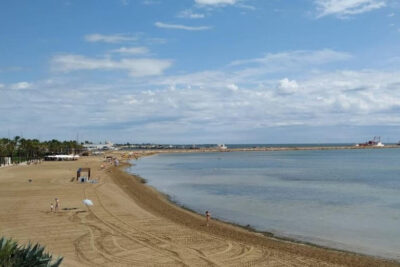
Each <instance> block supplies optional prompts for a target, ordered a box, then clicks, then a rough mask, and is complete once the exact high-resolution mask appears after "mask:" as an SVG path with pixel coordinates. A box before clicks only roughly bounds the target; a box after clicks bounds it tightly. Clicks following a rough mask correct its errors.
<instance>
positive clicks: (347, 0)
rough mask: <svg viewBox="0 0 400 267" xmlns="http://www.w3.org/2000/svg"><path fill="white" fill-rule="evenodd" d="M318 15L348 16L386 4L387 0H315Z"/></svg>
mask: <svg viewBox="0 0 400 267" xmlns="http://www.w3.org/2000/svg"><path fill="white" fill-rule="evenodd" d="M314 1H315V4H316V6H317V10H318V17H324V16H328V15H336V16H338V17H347V16H351V15H356V14H361V13H365V12H369V11H371V10H374V9H379V8H382V7H384V6H386V0H314Z"/></svg>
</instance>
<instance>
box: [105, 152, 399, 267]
mask: <svg viewBox="0 0 400 267" xmlns="http://www.w3.org/2000/svg"><path fill="white" fill-rule="evenodd" d="M386 148H398V146H392V147H386ZM331 149H368V148H359V147H305V148H304V147H303V148H301V147H290V148H262V149H261V150H260V149H233V150H228V151H226V152H234V151H282V150H331ZM372 149H381V148H372ZM187 152H220V151H219V150H210V149H206V150H200V151H199V150H195V151H193V150H189V151H186V150H185V151H149V152H146V153H144V154H141V155H140V157H142V156H150V155H155V154H160V153H187ZM224 152H225V151H224ZM129 166H131V163H129V162H128V161H124V163H123V164H122V165H121V166H119V167H118V168H115V169H116V171H115V172H113V174H112V175H111V176H112V179H113V181H114V182H115V183H116V184H117V185H119V186H120V187H121V188H122V189H123V190H124V191H125V192H126V193H127V194H128V195H130V196H131V197H132V198H133V199H134V200H135V202H137V203H138V204H139V205H140V206H141V207H142V208H144V209H146V210H148V211H150V212H153V213H155V214H157V215H159V216H162V217H164V218H166V219H168V220H170V221H172V222H174V223H177V224H181V225H184V226H185V227H189V228H191V229H193V230H196V231H200V232H204V233H208V234H212V235H216V236H218V237H221V238H227V239H231V240H234V241H237V242H241V243H245V244H252V245H255V246H260V247H263V248H265V249H271V250H278V251H281V252H285V253H289V254H294V255H297V256H302V257H311V258H314V259H316V260H318V261H321V262H329V264H339V265H345V266H373V265H375V266H376V265H379V266H400V263H399V262H397V261H395V260H391V259H384V258H380V257H374V256H370V255H364V254H361V253H356V252H351V251H347V250H340V249H335V248H330V247H326V246H321V245H317V244H313V243H310V242H304V241H301V240H297V239H293V238H286V237H281V236H275V235H274V234H273V233H268V232H258V231H256V230H254V229H252V228H251V227H246V226H243V225H238V224H234V223H230V222H225V221H220V220H213V226H212V227H210V228H207V227H205V226H204V217H203V216H202V215H200V214H198V213H196V212H195V211H193V210H190V209H188V208H186V207H184V206H182V205H179V204H178V203H175V202H173V201H171V199H170V198H169V197H168V196H167V195H165V194H163V193H161V192H159V191H157V189H155V188H154V187H151V186H148V185H146V184H145V177H139V176H137V175H134V174H131V173H128V172H127V171H126V168H127V167H129ZM132 178H133V179H132Z"/></svg>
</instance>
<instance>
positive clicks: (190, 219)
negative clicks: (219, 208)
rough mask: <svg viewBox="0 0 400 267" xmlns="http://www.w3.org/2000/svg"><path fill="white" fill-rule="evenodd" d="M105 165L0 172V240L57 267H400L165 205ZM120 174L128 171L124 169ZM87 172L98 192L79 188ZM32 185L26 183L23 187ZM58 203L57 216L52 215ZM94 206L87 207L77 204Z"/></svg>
mask: <svg viewBox="0 0 400 267" xmlns="http://www.w3.org/2000/svg"><path fill="white" fill-rule="evenodd" d="M102 162H103V157H102V156H99V157H82V158H81V159H80V160H78V161H72V162H43V163H41V164H38V165H30V166H26V165H25V166H12V167H6V168H0V232H1V235H2V236H6V237H11V238H13V239H15V240H18V241H20V242H21V243H26V242H29V241H32V242H39V243H41V244H42V245H45V246H46V248H47V250H48V251H49V252H51V253H52V254H53V255H54V256H63V257H64V261H63V264H62V266H400V264H399V263H396V262H391V261H386V260H382V259H377V258H373V257H368V256H362V255H357V254H353V253H347V252H340V251H335V250H330V249H325V248H319V247H315V246H309V245H304V244H299V243H293V242H288V241H282V240H277V239H274V238H271V237H266V236H264V235H262V234H260V233H254V232H251V231H248V230H246V229H243V228H240V227H236V226H233V225H230V224H227V223H223V222H217V221H212V222H211V224H210V226H209V227H207V226H206V225H205V218H204V217H203V216H200V215H197V214H194V213H192V212H190V211H187V210H184V209H182V208H180V207H177V206H176V205H174V204H172V203H170V202H169V201H168V200H167V199H166V198H165V196H163V195H162V194H160V193H158V192H157V191H156V190H155V189H153V188H151V187H149V186H147V185H146V184H144V183H142V182H141V181H140V179H139V178H137V177H133V176H132V175H130V174H128V173H126V172H125V171H124V164H122V166H120V167H118V168H117V167H113V166H110V165H108V166H107V167H106V168H105V169H101V168H100V165H101V164H102ZM125 166H126V165H125ZM79 167H90V168H91V170H92V175H91V176H92V179H96V180H98V183H96V184H89V183H87V184H80V183H77V182H76V180H75V179H74V178H76V170H77V169H78V168H79ZM29 179H32V182H29V181H28V180H29ZM55 198H59V199H60V205H61V207H60V208H61V209H60V211H59V212H57V213H52V212H50V204H51V203H54V199H55ZM86 198H88V199H90V200H92V201H93V203H94V205H93V206H91V207H85V206H84V205H83V203H82V200H83V199H86Z"/></svg>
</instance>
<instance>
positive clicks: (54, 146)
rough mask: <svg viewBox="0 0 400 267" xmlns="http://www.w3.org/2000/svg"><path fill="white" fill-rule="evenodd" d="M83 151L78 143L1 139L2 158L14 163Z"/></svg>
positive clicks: (0, 151) (0, 150)
mask: <svg viewBox="0 0 400 267" xmlns="http://www.w3.org/2000/svg"><path fill="white" fill-rule="evenodd" d="M82 149H83V146H82V145H81V144H78V143H77V142H76V141H63V142H60V141H58V140H55V139H53V140H51V141H44V142H40V141H39V140H37V139H24V138H21V137H19V136H16V137H14V139H8V138H1V139H0V158H1V157H11V158H12V161H13V162H14V163H18V162H22V161H27V160H32V159H39V158H43V157H44V156H45V155H52V154H53V155H54V154H72V153H78V152H80V151H81V150H82Z"/></svg>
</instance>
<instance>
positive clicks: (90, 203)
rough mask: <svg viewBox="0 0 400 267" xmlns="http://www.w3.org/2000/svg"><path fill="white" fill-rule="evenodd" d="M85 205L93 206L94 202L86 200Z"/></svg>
mask: <svg viewBox="0 0 400 267" xmlns="http://www.w3.org/2000/svg"><path fill="white" fill-rule="evenodd" d="M83 204H85V205H86V206H93V202H92V201H91V200H90V199H84V200H83Z"/></svg>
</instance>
